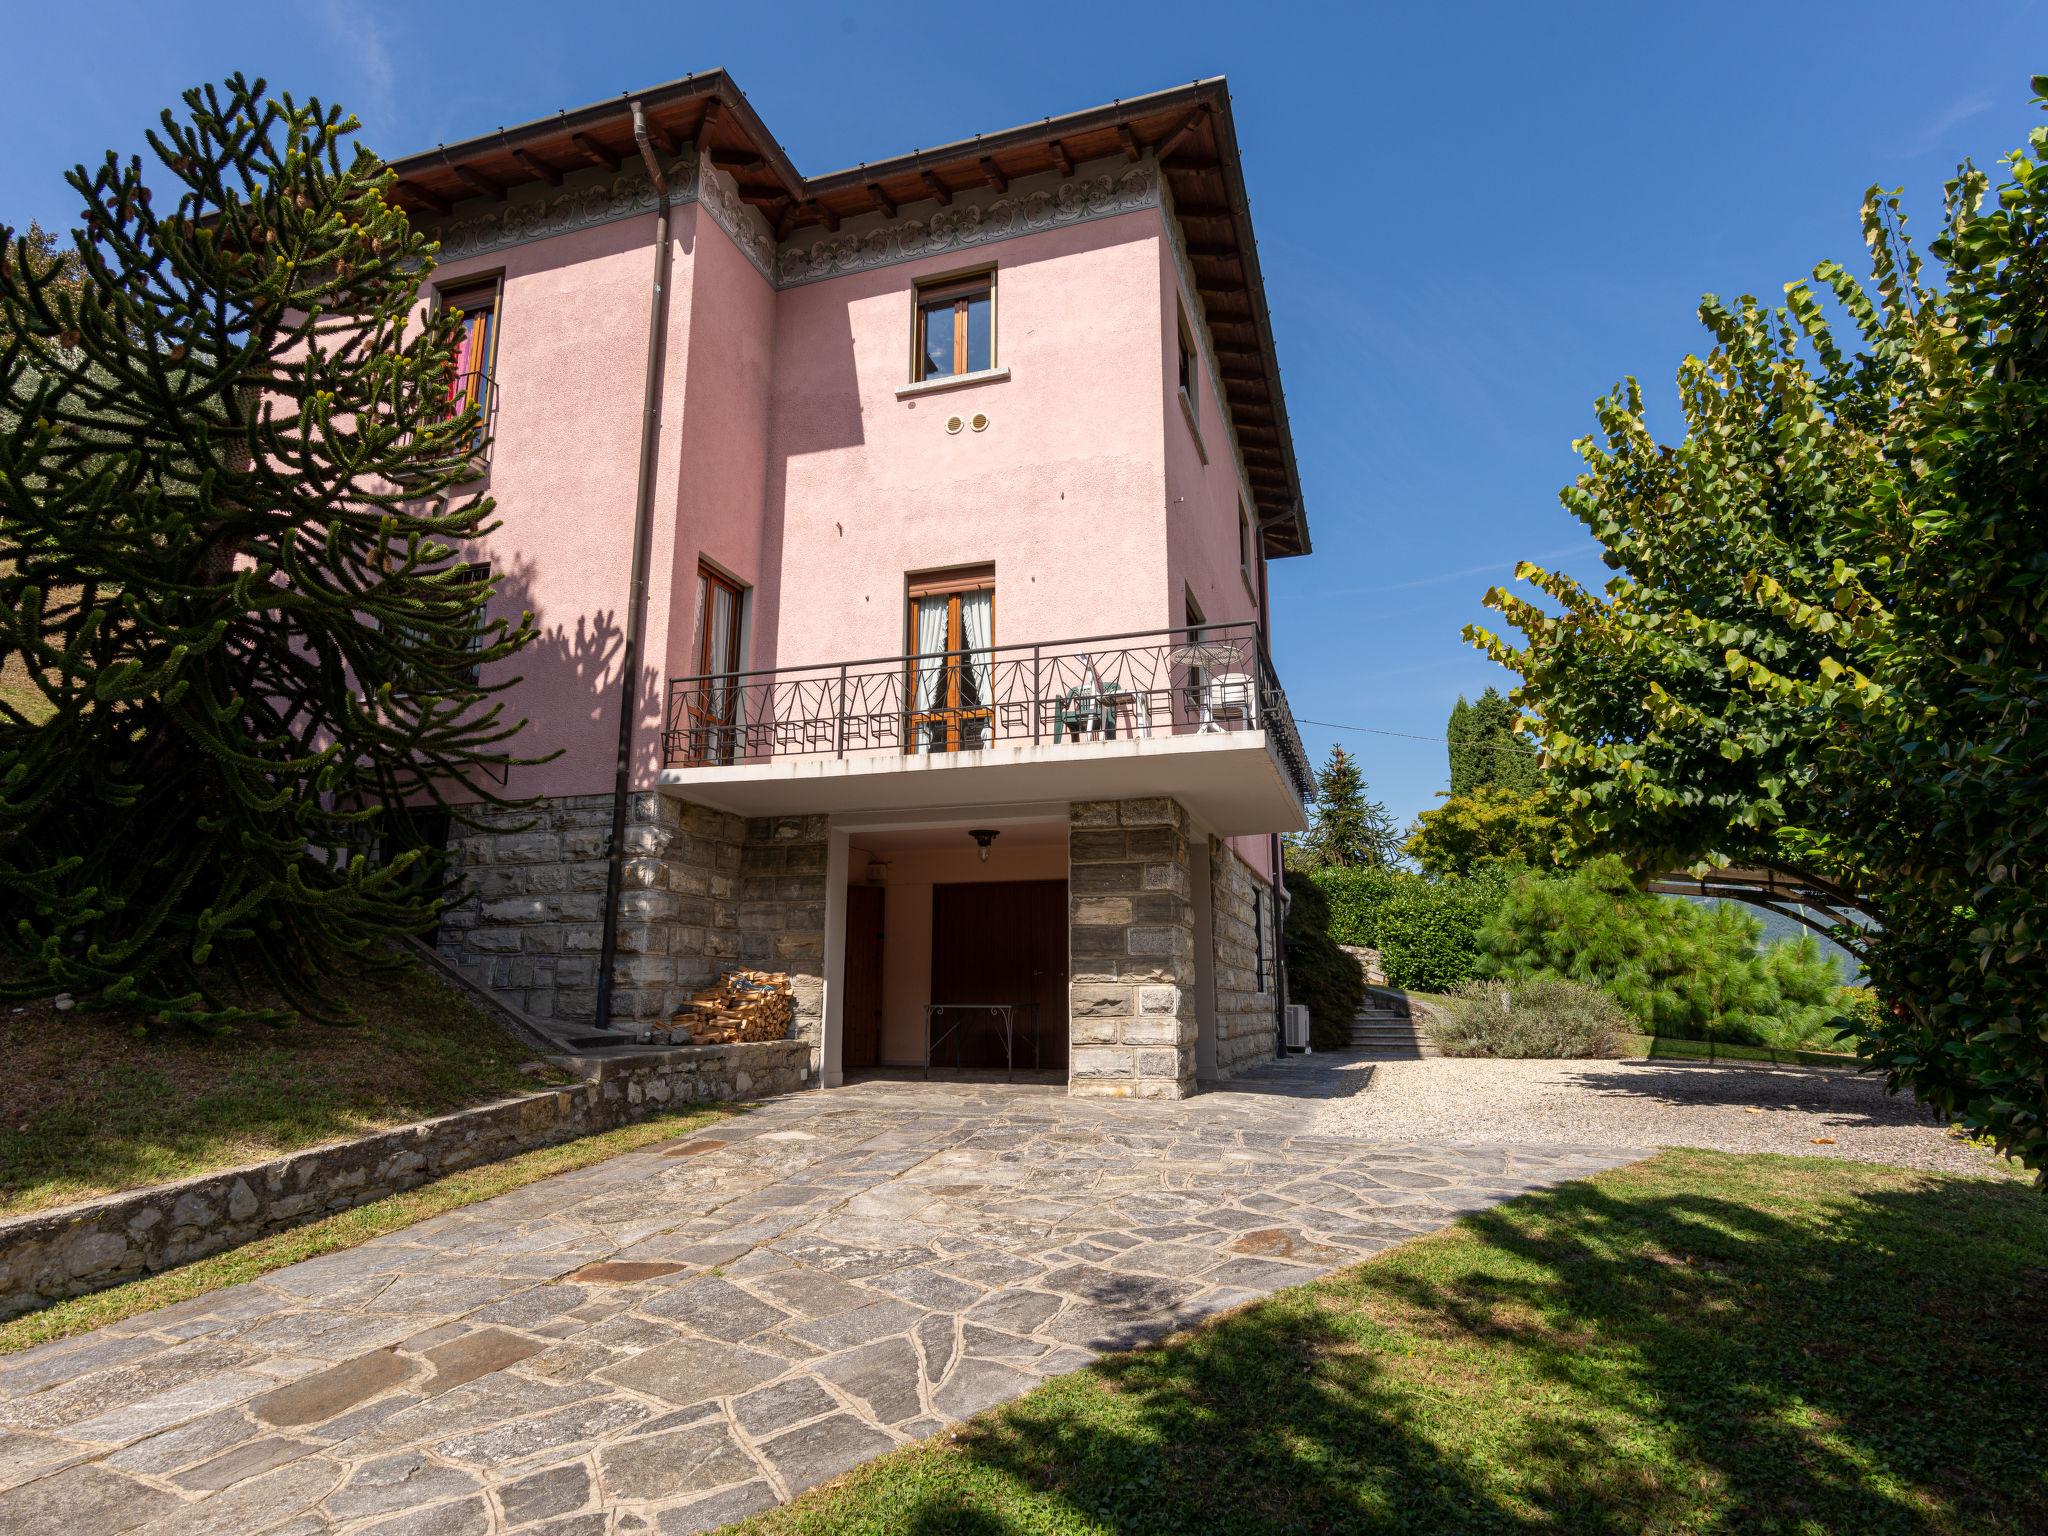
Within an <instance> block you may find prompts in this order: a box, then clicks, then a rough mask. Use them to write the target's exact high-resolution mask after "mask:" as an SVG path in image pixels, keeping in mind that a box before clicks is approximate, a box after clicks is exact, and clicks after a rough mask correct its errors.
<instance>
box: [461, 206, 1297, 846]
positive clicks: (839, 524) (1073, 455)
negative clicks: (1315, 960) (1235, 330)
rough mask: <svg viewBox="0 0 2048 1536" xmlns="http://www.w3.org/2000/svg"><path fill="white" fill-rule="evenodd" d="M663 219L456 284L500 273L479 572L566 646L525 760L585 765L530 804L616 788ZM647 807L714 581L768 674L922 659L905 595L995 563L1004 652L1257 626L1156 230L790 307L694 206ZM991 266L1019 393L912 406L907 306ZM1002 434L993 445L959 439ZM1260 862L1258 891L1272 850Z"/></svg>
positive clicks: (1068, 236)
mask: <svg viewBox="0 0 2048 1536" xmlns="http://www.w3.org/2000/svg"><path fill="white" fill-rule="evenodd" d="M654 225H655V221H654V215H653V214H652V213H649V214H647V215H646V216H644V217H637V218H632V219H625V220H620V221H618V222H615V223H610V224H605V225H601V226H598V227H596V228H593V229H588V230H584V231H581V232H578V233H575V234H570V235H563V236H558V237H556V238H553V239H549V240H543V241H537V242H533V243H530V244H525V245H519V246H514V247H511V248H509V249H506V250H503V251H500V252H494V253H491V254H488V255H484V256H480V257H475V258H470V259H468V260H466V261H462V262H453V263H450V264H448V265H447V266H444V267H442V268H440V269H439V270H438V271H437V272H436V274H435V279H434V281H435V284H436V286H446V285H448V284H450V283H454V282H458V281H461V280H462V279H464V278H467V277H471V276H476V275H481V274H485V273H491V272H500V273H502V281H503V293H504V298H503V305H502V308H501V311H500V324H499V337H498V353H497V366H496V377H497V380H498V387H499V400H498V421H497V434H496V440H495V444H494V448H493V453H492V463H491V466H490V470H489V473H488V479H487V482H486V485H487V488H488V489H489V490H490V491H491V492H492V494H493V495H495V496H496V497H497V498H498V514H499V516H500V518H501V519H502V524H503V526H502V527H501V528H500V529H499V531H497V532H496V533H494V534H493V535H491V536H490V538H489V539H488V540H487V541H486V543H487V548H486V550H485V555H486V557H487V558H489V559H490V560H491V562H492V564H493V567H494V569H495V571H496V572H497V573H498V574H500V575H502V576H504V577H506V578H507V580H506V581H505V583H504V585H503V586H502V587H501V589H500V595H499V599H498V600H499V602H500V603H501V604H502V605H503V606H504V607H505V608H506V609H508V610H514V611H516V610H517V609H518V608H520V607H528V608H531V609H533V611H534V613H535V615H536V617H537V619H538V620H539V623H540V627H541V631H542V639H541V640H540V642H538V643H537V644H536V645H535V646H534V647H533V648H532V649H531V650H529V651H528V652H526V653H525V654H524V655H522V656H521V657H520V658H518V659H517V660H516V661H514V662H512V663H508V664H507V670H509V671H514V672H517V673H519V674H522V675H523V676H524V677H525V678H526V683H525V684H524V685H523V686H522V687H521V688H519V689H518V690H516V692H515V693H513V694H512V695H511V696H510V698H509V707H510V708H511V709H512V710H513V711H515V712H517V713H522V714H524V715H525V716H527V718H528V719H529V720H530V722H531V730H530V733H529V735H528V737H527V740H529V741H531V742H534V743H537V744H538V743H545V744H546V745H547V746H548V747H557V746H559V747H560V748H561V749H562V753H561V756H559V757H558V758H557V759H555V761H553V762H552V763H549V764H546V765H544V766H541V767H537V768H532V769H525V770H519V771H517V772H515V773H514V775H513V778H512V782H511V785H510V789H511V791H512V792H513V793H515V794H540V795H569V794H593V793H602V792H604V791H606V790H608V789H609V788H610V784H611V774H612V767H613V761H614V758H613V753H614V749H615V743H616V737H617V730H618V723H617V715H616V713H615V710H616V702H617V698H618V687H619V665H620V659H621V658H620V649H621V645H622V641H623V629H624V621H625V608H626V602H627V591H628V586H629V582H630V572H631V560H632V535H633V511H634V492H635V480H636V475H637V471H638V462H639V460H638V455H639V438H640V425H641V420H640V411H641V381H642V370H643V366H644V359H645V355H646V351H645V349H646V340H647V318H648V303H649V292H650V290H649V284H650V279H651V277H652V274H653V268H654V259H655V253H654V251H653V248H652V241H653V234H654ZM673 240H674V271H673V274H672V278H671V290H670V298H669V306H670V310H669V330H668V340H667V367H666V371H665V374H664V383H663V400H662V416H661V424H660V456H659V463H658V477H657V481H656V496H655V507H656V517H655V521H654V539H653V544H652V548H651V557H652V558H651V562H650V568H649V590H648V604H647V611H646V624H647V628H646V639H645V649H644V652H643V667H642V674H641V678H640V682H639V688H638V695H639V699H640V705H639V720H638V726H637V730H636V753H635V761H634V764H633V770H634V773H633V776H634V782H635V783H636V785H638V786H640V787H646V786H649V785H651V784H653V783H654V782H655V776H656V774H657V772H658V770H659V768H660V766H661V729H662V724H663V720H662V709H663V703H664V699H665V692H666V681H667V679H668V678H669V677H672V676H681V675H686V674H688V673H690V672H692V671H694V670H696V668H697V666H698V657H697V656H696V654H695V640H696V572H697V566H698V562H699V561H700V560H705V561H709V562H710V563H712V564H713V565H715V566H717V567H718V568H720V569H721V570H723V571H725V572H727V573H728V574H729V575H731V576H733V577H734V578H736V579H737V580H738V581H739V582H741V583H742V584H743V585H745V586H746V587H748V588H750V589H751V590H750V598H749V614H748V623H747V643H748V654H747V656H746V658H745V665H747V666H749V667H757V668H758V667H772V666H778V665H794V664H808V663H815V662H833V661H839V660H845V659H858V658H863V657H874V656H889V655H895V654H897V653H900V652H901V651H902V650H904V648H905V645H906V636H905V631H904V601H903V597H904V581H905V576H906V574H907V573H909V572H913V571H920V570H928V569H939V568H944V567H948V566H955V565H964V564H979V563H983V562H992V563H993V564H994V566H995V569H996V586H997V592H996V641H997V643H998V644H1005V643H1009V642H1012V641H1020V640H1022V641H1031V640H1047V641H1051V640H1064V639H1070V638H1075V637H1080V636H1085V635H1091V634H1101V633H1112V632H1121V631H1129V630H1143V629H1154V628H1165V627H1169V626H1176V625H1179V624H1180V623H1181V622H1182V621H1183V612H1184V609H1183V601H1184V600H1183V592H1184V591H1192V592H1193V593H1194V595H1195V598H1196V601H1197V602H1198V603H1200V604H1201V606H1202V609H1203V612H1204V614H1205V615H1206V617H1207V618H1208V619H1209V620H1210V621H1211V622H1216V623H1221V622H1226V621H1229V620H1236V619H1248V618H1253V617H1256V614H1257V605H1256V600H1255V598H1254V597H1253V595H1252V594H1251V592H1250V591H1248V590H1247V588H1246V585H1245V583H1244V581H1243V578H1242V576H1241V575H1240V573H1239V569H1238V560H1237V532H1236V521H1235V519H1236V515H1237V514H1236V505H1237V498H1236V489H1235V487H1236V476H1235V470H1234V466H1233V464H1232V461H1231V458H1230V455H1229V452H1228V446H1227V442H1226V441H1225V439H1224V438H1223V435H1222V424H1221V415H1220V413H1221V410H1222V403H1221V401H1220V399H1219V398H1218V397H1217V395H1216V393H1215V390H1214V386H1213V382H1212V381H1210V380H1208V379H1207V378H1206V375H1205V377H1204V379H1203V381H1202V388H1203V391H1204V398H1203V401H1202V419H1203V423H1204V428H1205V431H1206V432H1207V434H1208V438H1209V447H1210V462H1209V463H1208V465H1206V466H1204V465H1203V464H1202V463H1201V461H1200V459H1199V457H1198V456H1197V455H1196V453H1195V450H1194V445H1193V440H1192V438H1191V436H1190V434H1189V432H1188V428H1187V424H1186V422H1185V421H1184V420H1183V418H1182V416H1181V412H1180V406H1179V403H1178V400H1177V399H1176V398H1175V393H1174V391H1175V383H1174V377H1173V370H1174V335H1175V332H1174V325H1175V320H1174V315H1175V310H1176V301H1177V295H1178V292H1179V279H1178V276H1177V273H1176V270H1175V267H1174V264H1173V260H1172V256H1171V253H1170V251H1169V250H1168V248H1167V244H1166V240H1165V235H1164V231H1163V228H1162V225H1161V223H1160V220H1159V216H1158V215H1157V213H1156V212H1153V211H1151V210H1144V211H1139V212H1134V213H1130V214H1124V215H1119V216H1116V217H1112V218H1105V219H1099V220H1095V221H1093V222H1089V223H1084V224H1078V225H1072V226H1067V227H1064V228H1058V229H1053V230H1047V231H1044V232H1040V233H1036V234H1031V235H1026V236H1022V237H1018V238H1015V239H1011V240H1006V241H1002V242H998V243H995V244H992V245H989V246H987V247H985V248H982V249H981V250H979V251H976V252H973V253H971V254H969V255H967V256H961V255H957V254H955V255H949V256H942V257H933V258H930V259H928V260H925V261H919V262H907V263H901V264H898V265H894V266H888V267H883V268H879V269H876V270H873V271H869V272H865V273H859V274H854V275H850V276H846V277H841V278H834V279H831V280H828V281H824V282H817V283H811V284H806V285H802V286H798V287H794V288H789V289H784V290H781V291H779V292H778V291H777V290H776V289H775V288H774V287H772V286H771V285H770V284H769V283H768V281H767V280H766V279H765V278H763V277H762V275H761V274H760V273H759V271H757V270H756V269H755V268H754V267H753V266H752V265H751V264H750V263H749V262H748V261H747V259H746V258H745V257H744V256H743V255H742V254H741V252H740V251H739V250H738V248H737V247H736V246H735V245H734V244H733V243H732V241H731V239H730V237H728V236H727V235H726V233H725V232H724V231H723V230H722V229H720V228H719V227H718V226H717V225H716V224H715V223H714V222H713V221H712V220H711V219H710V218H708V217H705V216H704V215H703V214H702V213H701V211H700V210H699V208H698V207H696V206H694V205H686V206H684V207H680V208H677V209H676V210H675V212H674V219H673ZM991 262H993V263H994V265H995V268H996V293H997V299H996V316H997V318H996V362H997V364H998V366H1000V367H1002V368H1006V369H1008V370H1009V377H1008V378H1007V379H1002V380H993V381H988V382H983V383H978V384H973V385H969V386H966V387H962V388H957V389H951V390H945V391H941V392H933V393H926V394H920V395H917V396H915V397H913V398H910V399H899V398H897V395H896V391H897V389H898V387H899V386H901V385H903V384H905V383H907V382H908V379H909V369H910V328H911V309H912V297H911V296H912V291H913V286H914V284H915V283H916V282H917V281H918V280H919V279H922V278H927V277H932V276H942V275H945V274H948V273H951V272H954V271H959V270H964V269H970V268H976V267H980V266H984V265H987V264H988V263H991ZM977 412H980V413H985V414H986V415H987V416H988V418H989V422H990V424H989V426H988V429H987V430H986V431H984V432H975V431H972V430H967V431H962V432H960V433H958V434H949V433H948V432H947V431H946V430H945V422H946V420H947V418H948V417H949V416H953V415H960V416H967V417H971V416H972V415H974V414H975V413H977ZM1236 846H1237V847H1238V848H1239V851H1240V852H1241V853H1242V854H1243V855H1244V857H1245V858H1246V859H1247V860H1248V861H1250V862H1251V863H1252V864H1253V866H1254V867H1255V868H1257V869H1259V870H1260V871H1261V872H1262V873H1264V872H1268V871H1269V866H1270V858H1269V855H1268V850H1267V845H1266V841H1265V840H1264V839H1258V838H1248V839H1238V840H1236Z"/></svg>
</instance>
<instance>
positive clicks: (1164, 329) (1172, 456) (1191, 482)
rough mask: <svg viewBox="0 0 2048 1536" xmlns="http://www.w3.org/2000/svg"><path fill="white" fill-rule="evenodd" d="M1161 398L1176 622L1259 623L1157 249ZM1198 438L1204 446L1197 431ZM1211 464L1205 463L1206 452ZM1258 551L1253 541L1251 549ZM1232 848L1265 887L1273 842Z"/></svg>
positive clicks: (1167, 258)
mask: <svg viewBox="0 0 2048 1536" xmlns="http://www.w3.org/2000/svg"><path fill="white" fill-rule="evenodd" d="M1159 267H1160V305H1159V337H1160V351H1159V397H1160V416H1161V418H1162V424H1163V426H1164V430H1165V457H1166V510H1167V530H1168V532H1167V549H1166V573H1167V583H1168V589H1169V591H1170V593H1171V600H1172V603H1173V607H1174V612H1175V618H1174V621H1173V622H1174V623H1176V624H1178V623H1180V622H1182V615H1184V614H1185V612H1186V606H1185V604H1186V598H1187V596H1189V595H1192V596H1193V597H1194V600H1195V603H1196V605H1197V606H1198V607H1199V608H1200V609H1201V611H1202V617H1203V618H1204V619H1205V620H1207V621H1208V622H1209V623H1211V624H1228V623H1234V622H1237V621H1240V620H1256V619H1258V618H1259V617H1260V613H1259V599H1258V578H1259V568H1258V565H1257V563H1256V559H1255V562H1254V564H1253V566H1252V571H1251V579H1250V580H1249V581H1248V580H1247V579H1246V577H1245V572H1244V569H1243V567H1242V565H1241V564H1240V562H1239V558H1238V556H1239V545H1238V517H1239V507H1240V505H1241V504H1242V497H1243V488H1242V486H1241V485H1240V483H1239V480H1238V476H1237V461H1236V458H1235V456H1234V455H1233V454H1232V453H1231V451H1230V437H1229V434H1228V432H1227V431H1226V430H1225V427H1224V401H1223V398H1222V394H1221V392H1220V391H1219V390H1218V389H1217V387H1216V380H1215V379H1214V377H1212V375H1211V374H1210V371H1209V365H1208V362H1207V360H1206V359H1205V358H1204V357H1203V356H1202V354H1201V352H1200V349H1199V348H1198V349H1197V351H1196V356H1195V360H1194V361H1195V371H1196V373H1197V375H1198V377H1197V379H1196V385H1195V396H1196V398H1195V424H1194V425H1193V426H1190V424H1189V422H1188V413H1187V411H1186V410H1185V409H1183V408H1182V406H1181V402H1180V380H1179V377H1178V370H1179V356H1180V349H1179V345H1178V339H1179V328H1180V318H1181V316H1182V314H1183V313H1184V314H1185V315H1186V316H1187V319H1188V323H1189V325H1190V326H1191V327H1192V326H1194V325H1196V324H1198V323H1199V322H1198V321H1197V320H1196V314H1197V311H1196V309H1195V305H1194V301H1193V299H1192V297H1191V296H1190V295H1188V294H1187V292H1186V291H1185V290H1184V289H1183V288H1182V287H1181V281H1180V271H1179V268H1178V267H1177V265H1176V264H1175V262H1174V259H1173V251H1172V249H1171V248H1170V247H1169V246H1168V244H1167V243H1166V242H1165V241H1164V240H1161V241H1160V243H1159ZM1197 431H1199V432H1200V434H1201V443H1200V446H1197V443H1196V432H1197ZM1204 449H1206V450H1207V454H1208V460H1207V462H1206V463H1205V462H1204V461H1203V450H1204ZM1253 548H1254V551H1255V552H1256V548H1257V546H1256V542H1254V545H1253ZM1228 841H1229V843H1230V846H1231V847H1232V848H1233V849H1234V850H1236V852H1237V855H1238V856H1239V857H1240V858H1242V859H1243V860H1244V861H1245V862H1246V863H1247V864H1249V865H1250V866H1251V867H1252V869H1253V870H1254V871H1255V872H1257V874H1258V875H1259V876H1260V877H1261V878H1262V879H1264V880H1266V881H1268V882H1270V881H1271V880H1272V878H1273V847H1272V839H1271V838H1269V837H1233V838H1230V839H1229V840H1228Z"/></svg>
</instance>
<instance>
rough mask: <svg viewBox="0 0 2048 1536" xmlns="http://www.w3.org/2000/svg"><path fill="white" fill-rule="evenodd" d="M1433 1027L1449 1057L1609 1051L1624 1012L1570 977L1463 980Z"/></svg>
mask: <svg viewBox="0 0 2048 1536" xmlns="http://www.w3.org/2000/svg"><path fill="white" fill-rule="evenodd" d="M1446 1012H1447V1014H1448V1018H1447V1019H1446V1020H1445V1022H1444V1023H1442V1024H1439V1025H1438V1026H1437V1028H1436V1030H1435V1035H1436V1042H1437V1044H1438V1045H1439V1046H1441V1047H1442V1048H1443V1050H1444V1053H1445V1054H1446V1055H1449V1056H1517V1057H1559V1056H1612V1055H1614V1054H1615V1053H1616V1052H1617V1051H1618V1050H1619V1048H1620V1045H1621V1037H1622V1036H1623V1035H1624V1034H1626V1033H1628V1030H1629V1022H1630V1021H1629V1016H1628V1014H1627V1013H1625V1012H1624V1011H1623V1010H1622V1007H1621V1005H1620V1004H1619V1003H1617V1002H1615V1000H1614V999H1613V998H1611V997H1609V996H1608V995H1607V994H1606V993H1605V992H1602V991H1601V990H1600V989H1599V988H1598V987H1589V986H1585V985H1583V984H1581V983H1579V982H1576V981H1549V980H1530V981H1468V982H1466V983H1465V984H1464V985H1463V986H1461V987H1459V988H1458V989H1457V992H1456V994H1455V1001H1454V1002H1453V1003H1452V1004H1451V1006H1450V1008H1449V1009H1448V1010H1446Z"/></svg>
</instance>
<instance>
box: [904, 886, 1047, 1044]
mask: <svg viewBox="0 0 2048 1536" xmlns="http://www.w3.org/2000/svg"><path fill="white" fill-rule="evenodd" d="M931 996H932V1001H933V1002H935V1003H1036V1004H1037V1005H1038V1006H1037V1008H1036V1009H1035V1010H1032V1011H1029V1012H1025V1011H1020V1012H1019V1013H1018V1015H1017V1033H1018V1040H1017V1059H1016V1064H1017V1065H1018V1066H1019V1067H1028V1066H1030V1065H1031V1063H1032V1050H1031V1046H1032V1041H1033V1039H1034V1038H1035V1040H1036V1042H1037V1046H1038V1052H1037V1061H1038V1065H1040V1066H1042V1067H1064V1066H1065V1065H1066V1064H1067V883H1066V881H1064V880H1003V881H990V882H986V883H979V884H974V885H938V886H934V887H932V994H931ZM956 1022H957V1023H958V1024H959V1028H958V1030H957V1031H956V1032H955V1034H954V1036H953V1037H952V1038H950V1039H943V1040H941V1042H940V1044H939V1048H938V1051H937V1053H936V1054H935V1055H934V1056H933V1057H932V1065H933V1066H940V1067H947V1066H953V1065H955V1063H956V1061H957V1064H958V1065H960V1066H964V1067H1000V1066H1001V1065H1002V1064H1003V1038H1002V1031H1001V1026H1000V1024H998V1023H996V1022H994V1021H992V1020H989V1019H988V1018H987V1016H986V1015H983V1016H982V1017H981V1018H975V1017H973V1016H972V1015H969V1014H967V1013H964V1012H962V1013H953V1014H942V1015H940V1016H939V1018H938V1021H937V1023H936V1024H935V1025H934V1030H933V1033H934V1035H939V1034H942V1033H943V1031H944V1030H945V1029H946V1027H947V1026H948V1025H950V1024H954V1023H956Z"/></svg>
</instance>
